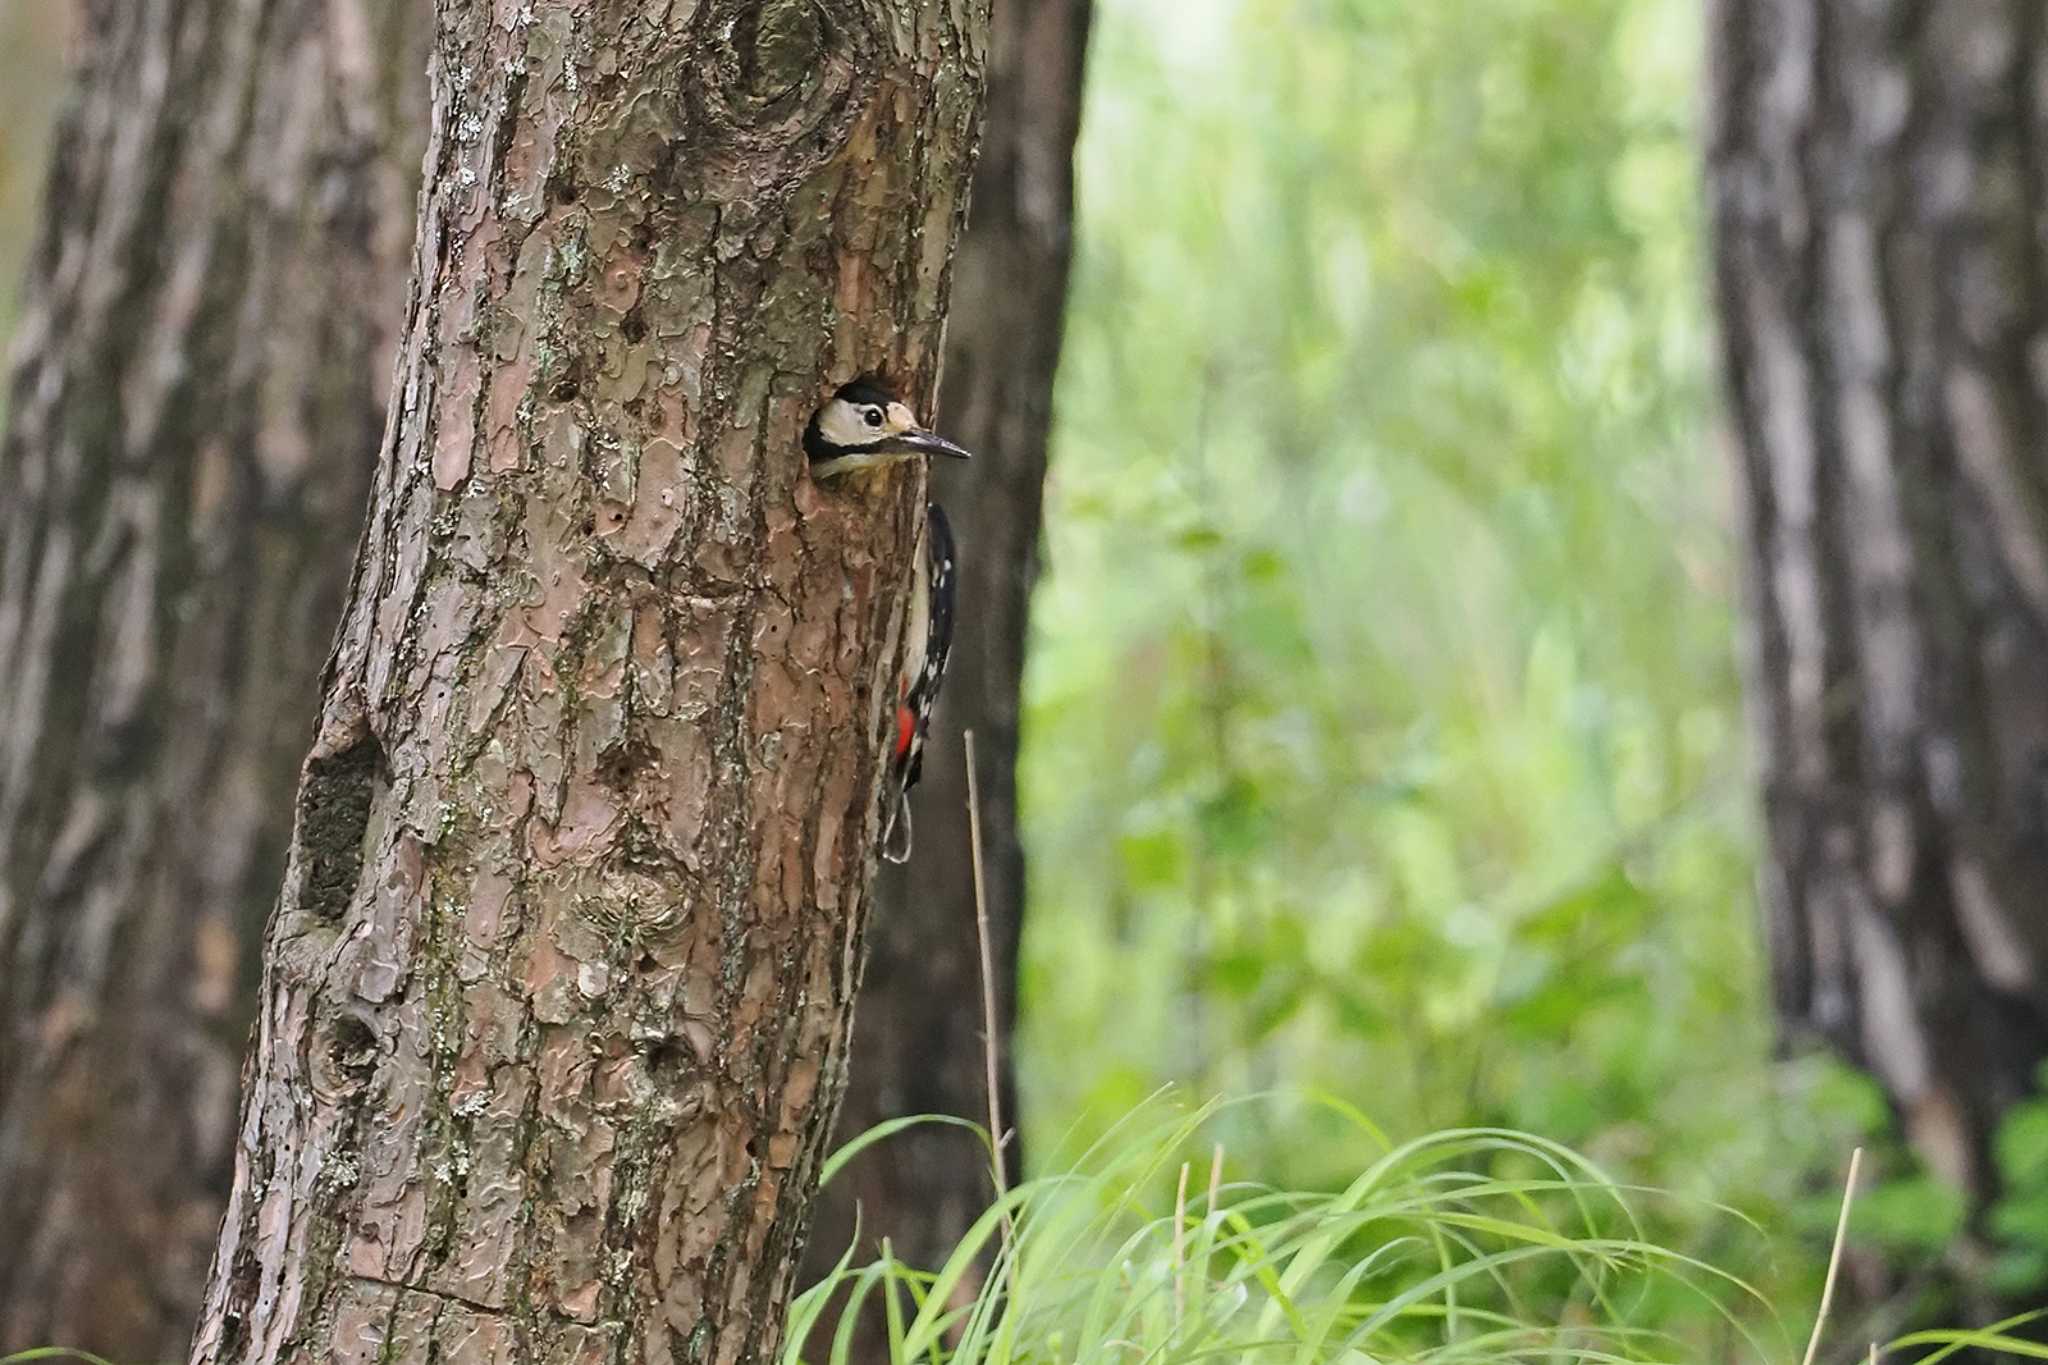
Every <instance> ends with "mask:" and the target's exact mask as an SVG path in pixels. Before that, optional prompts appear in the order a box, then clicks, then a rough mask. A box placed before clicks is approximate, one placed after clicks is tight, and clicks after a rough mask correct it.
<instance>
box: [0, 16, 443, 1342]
mask: <svg viewBox="0 0 2048 1365" xmlns="http://www.w3.org/2000/svg"><path fill="white" fill-rule="evenodd" d="M412 13H413V6H412V5H411V4H409V3H407V2H406V0H147V2H146V3H145V2H144V0H98V2H97V3H93V4H90V5H89V6H87V7H86V8H85V11H84V14H83V24H84V33H83V40H84V45H83V51H82V61H81V66H80V69H79V71H78V73H77V76H76V79H75V81H74V85H73V89H72V92H71V95H70V101H69V104H68V107H67V109H66V111H65V113H64V115H63V118H62V121H61V123H60V126H59V128H58V131H57V135H56V144H55V148H54V157H53V164H52V171H51V176H50V180H49V185H48V189H47V192H46V201H45V203H44V206H43V210H42V214H43V218H42V221H43V228H42V234H41V239H40V242H39V245H38V246H37V248H36V252H35V256H34V258H33V260H32V262H31V265H30V268H29V272H28V278H27V281H26V284H25V286H24V290H23V295H22V312H21V317H20V322H19V327H18V331H17V335H16V338H15V351H14V355H15V359H14V362H13V366H12V376H11V380H10V388H9V396H8V402H7V409H8V428H7V432H6V436H5V439H4V441H0V486H4V488H5V490H6V491H5V493H4V494H0V1247H4V1248H5V1251H4V1253H0V1352H4V1351H6V1350H10V1349H19V1348H25V1347H31V1346H38V1345H44V1344H48V1343H52V1342H61V1343H63V1344H65V1345H69V1346H75V1347H83V1348H87V1349H90V1350H93V1351H97V1352H102V1353H104V1354H107V1355H110V1356H114V1357H117V1358H121V1359H131V1360H160V1359H167V1358H171V1357H173V1356H174V1355H175V1354H177V1353H178V1352H180V1351H182V1350H183V1349H184V1347H185V1345H186V1343H187V1342H188V1341H189V1340H190V1334H191V1323H192V1315H193V1312H194V1310H195V1308H196V1306H197V1303H198V1301H199V1296H200V1292H201V1290H202V1288H203V1285H204V1279H205V1270H206V1259H207V1257H208V1255H209V1254H210V1253H211V1251H212V1248H213V1243H214V1238H215V1231H216V1228H217V1226H218V1222H219V1217H220V1210H221V1207H222V1203H223V1201H224V1199H225V1197H226V1193H227V1182H228V1175H229V1171H230V1165H231V1156H230V1153H231V1148H232V1146H233V1135H234V1116H235V1107H236V1100H235V1093H236V1075H237V1065H238V1062H239V1058H240V1053H241V1050H242V1048H243V1045H244V1040H245V1038H246V1035H247V1028H248V1023H249V1020H250V1018H251V1016H252V1013H253V1009H252V1005H253V1000H252V999H251V995H252V985H253V980H252V979H253V975H254V973H253V971H252V970H250V969H251V968H252V966H253V960H254V955H255V946H256V942H257V938H258V935H259V933H260V928H261V925H262V922H263V916H264V914H265V912H266V911H267V909H268V907H269V905H270V903H271V900H272V898H273V897H274V895H275V889H276V880H277V877H278V875H279V872H280V870H281V868H282V866H283V854H284V845H285V842H286V839H287V836H288V834H289V831H290V819H289V814H288V812H289V801H288V799H287V793H288V792H289V791H290V789H291V782H292V774H293V772H294V770H295V769H296V767H297V764H298V760H299V758H300V756H301V755H302V754H303V752H304V748H305V744H306V738H307V735H308V734H309V732H310V730H311V726H312V720H313V712H314V705H315V702H316V700H317V692H316V681H317V678H318V672H319V664H320V660H321V658H322V657H323V655H324V653H325V650H326V645H327V641H328V639H329V637H330V635H331V633H332V631H333V628H334V623H335V620H336V618H337V616H338V615H339V612H340V607H341V600H342V591H343V587H344V585H345V583H346V581H347V571H348V564H349V552H350V548H351V546H353V545H354V543H355V540H356V536H357V534H358V532H359V530H360V527H361V517H362V508H363V505H364V502H365V500H366V498H367V495H368V490H369V483H370V472H371V469H372V464H373V456H374V454H375V451H376V449H377V441H378V432H379V430H380V427H381V424H382V414H383V411H384V408H385V406H386V398H387V394H386V389H387V388H388V380H389V375H390V363H391V358H392V356H393V354H394V353H395V351H396V348H397V341H398V330H399V324H400V322H401V320H402V318H403V316H404V283H403V274H402V267H403V263H404V261H405V259H406V249H407V245H408V243H409V242H410V241H411V233H412V226H413V216H414V215H413V211H412V201H413V185H414V182H415V177H416V174H417V172H416V169H415V168H416V167H417V166H418V163H419V151H420V145H421V142H422V141H423V138H424V128H425V119H424V114H425V93H426V92H425V84H424V80H423V79H422V78H423V76H424V72H425V63H426V43H425V39H426V26H425V24H424V23H421V22H417V21H415V20H414V19H413V18H412ZM414 73H417V75H415V74H414ZM414 130H417V131H416V132H415V131H414Z"/></svg>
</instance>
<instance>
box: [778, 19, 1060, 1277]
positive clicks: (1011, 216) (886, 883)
mask: <svg viewBox="0 0 2048 1365" xmlns="http://www.w3.org/2000/svg"><path fill="white" fill-rule="evenodd" d="M1089 11H1090V5H1089V2H1088V0H995V5H994V17H993V21H992V23H993V31H994V37H993V40H992V43H991V47H990V63H991V66H990V74H989V109H988V132H987V136H986V138H985V140H984V142H983V146H982V154H981V161H980V164H979V166H978V167H977V168H976V171H975V177H974V211H973V215H972V217H971V219H970V220H969V223H968V229H967V234H966V236H965V237H964V238H963V239H962V242H961V249H960V260H959V265H958V267H957V275H956V282H955V286H954V293H953V309H952V323H951V326H950V327H949V329H948V331H947V335H946V378H945V384H944V387H943V388H942V390H941V392H940V404H939V411H940V413H941V414H942V415H943V417H944V419H945V426H946V429H947V431H948V432H949V433H950V434H951V435H952V436H953V437H954V438H955V439H957V440H959V441H960V442H961V443H962V444H964V445H966V446H967V447H968V449H970V450H973V451H975V452H977V453H978V454H979V455H980V456H981V457H982V458H980V459H978V460H976V461H975V462H974V463H973V464H972V465H968V466H964V467H962V468H961V469H959V470H957V471H955V470H952V469H945V470H942V471H940V472H939V474H938V479H937V483H938V486H937V488H936V490H935V496H936V497H937V498H938V499H939V500H940V501H942V502H943V503H944V504H945V506H946V510H947V512H948V514H949V515H950V516H951V518H952V521H953V525H954V529H955V532H956V534H957V536H958V538H959V542H960V547H961V573H960V588H959V593H960V610H959V613H958V616H957V621H958V627H957V636H956V641H957V643H956V647H955V649H954V653H953V659H952V663H951V666H950V667H949V669H948V671H947V678H946V687H945V690H944V692H943V693H942V694H941V697H940V704H939V713H938V720H937V738H936V739H935V740H934V742H933V743H934V748H933V752H932V754H931V756H930V757H929V758H928V759H927V760H926V762H925V768H924V782H923V784H922V785H921V786H920V787H919V789H918V791H917V793H916V795H915V798H914V800H915V816H916V820H915V827H916V831H917V843H916V850H915V854H914V856H913V857H912V859H911V861H910V862H909V863H908V864H906V865H904V866H903V867H902V868H900V869H891V870H889V871H887V872H886V873H885V874H884V876H883V878H882V881H881V885H880V888H879V890H878V891H877V898H878V900H879V901H880V902H881V905H882V907H883V909H882V912H881V914H880V915H879V917H878V919H877V921H876V924H875V927H874V930H873V932H872V934H871V935H870V937H869V947H868V972H867V980H866V982H865V984H864V985H863V987H862V990H861V1006H860V1014H859V1018H858V1022H857V1024H856V1027H855V1029H854V1041H853V1053H852V1062H851V1066H850V1072H851V1075H850V1079H849V1082H848V1087H847V1094H846V1103H845V1105H844V1106H843V1108H842V1110H841V1116H840V1123H839V1134H840V1136H841V1137H842V1138H851V1137H853V1136H856V1135H857V1134H859V1133H861V1132H862V1131H864V1130H865V1129H868V1128H871V1127H873V1126H874V1125H875V1124H877V1123H881V1122H883V1121H884V1120H887V1119H890V1118H894V1117H897V1116H899V1115H904V1114H924V1113H944V1114H958V1115H961V1116H963V1117H966V1118H970V1119H974V1120H976V1121H977V1122H986V1115H987V1096H986V1091H987V1083H986V1081H985V1080H984V1078H983V1061H982V1050H981V1036H982V1033H983V1024H982V1012H981V986H980V971H981V969H980V964H979V955H978V947H977V943H976V937H975V929H974V866H973V862H972V860H971V858H970V857H969V853H968V830H967V774H966V768H965V765H964V761H963V758H962V754H961V740H960V736H961V734H962V732H963V731H965V730H970V729H971V730H973V731H974V732H975V746H976V750H977V761H978V763H979V766H980V773H979V778H980V789H981V798H982V838H983V842H984V844H985V846H986V852H987V857H986V859H985V868H986V874H987V883H988V900H989V906H988V910H989V917H990V921H991V924H992V927H993V930H994V938H995V943H994V948H995V957H996V971H995V976H996V985H997V992H996V999H997V1013H998V1021H999V1026H1000V1029H1001V1032H1002V1036H1003V1037H1004V1039H1006V1040H1007V1039H1009V1038H1010V1037H1011V1035H1012V1032H1013V1029H1012V1024H1013V1021H1014V1019H1015V1013H1016V990H1015V984H1016V962H1017V943H1018V936H1019V932H1020V930H1021V927H1022V919H1023V908H1024V850H1023V846H1022V844H1021V843H1020V842H1019V840H1018V833H1017V784H1016V765H1017V714H1018V703H1019V693H1020V690H1021V684H1022V681H1023V673H1024V638H1025V629H1026V626H1027V624H1028V619H1029V608H1030V597H1031V585H1032V582H1033V580H1034V579H1035V578H1036V576H1037V571H1038V534H1039V504H1040V493H1041V490H1042V487H1043V484H1044V480H1045V452H1046V437H1047V434H1048V430H1049V428H1050V426H1051V419H1052V385H1053V374H1054V372H1055V371H1056V370H1057V369H1058V367H1059V354H1060V336H1061V329H1062V323H1063V320H1064V314H1065V309H1066V294H1067V263H1068V257H1069V252H1070V249H1071V238H1072V229H1073V199H1074V192H1073V151H1074V138H1075V135H1076V134H1077V133H1078V131H1079V128H1080V116H1081V75H1082V65H1083V57H1084V54H1085V52H1086V48H1087V37H1088V20H1089ZM1001 1084H1002V1088H1003V1090H1004V1095H1003V1112H1004V1114H1005V1115H1006V1116H1007V1119H1008V1121H1009V1122H1011V1123H1015V1121H1016V1117H1017V1101H1016V1093H1015V1083H1014V1077H1013V1072H1012V1067H1011V1057H1010V1053H1009V1051H1008V1050H1007V1049H1006V1050H1005V1051H1004V1053H1003V1054H1002V1057H1001ZM1006 1155H1007V1156H1008V1158H1009V1165H1010V1168H1011V1171H1012V1173H1013V1174H1014V1173H1015V1171H1016V1169H1017V1165H1018V1162H1017V1148H1016V1144H1015V1143H1014V1142H1013V1143H1012V1144H1011V1146H1010V1148H1009V1150H1008V1152H1007V1154H1006ZM992 1193H993V1192H992V1190H991V1188H990V1184H989V1171H988V1155H987V1153H986V1152H985V1151H984V1150H983V1149H982V1148H981V1146H980V1145H979V1144H978V1143H976V1142H975V1141H974V1140H973V1139H972V1138H971V1137H970V1136H968V1135H967V1134H964V1133H962V1132H961V1131H960V1130H959V1129H957V1128H944V1127H930V1128H924V1129H916V1130H912V1131H911V1132H908V1133H905V1134H903V1135H901V1136H899V1137H896V1138H893V1139H891V1140H890V1141H889V1142H886V1143H883V1144H881V1145H878V1146H876V1147H874V1148H871V1149H869V1151H868V1152H867V1153H866V1154H864V1155H863V1156H862V1157H860V1158H858V1159H857V1160H856V1161H855V1162H854V1163H853V1164H852V1165H851V1166H849V1167H848V1168H847V1169H846V1171H845V1172H844V1173H842V1174H841V1175H840V1176H839V1177H838V1179H837V1181H836V1182H835V1183H834V1185H833V1186H832V1188H830V1189H828V1190H827V1191H826V1192H825V1195H824V1197H823V1198H822V1199H821V1200H820V1210H819V1215H818V1218H819V1224H818V1236H817V1239H816V1244H815V1247H814V1250H813V1253H812V1256H811V1270H812V1272H813V1273H815V1274H822V1273H823V1272H824V1271H826V1270H828V1269H829V1268H830V1267H831V1265H832V1263H833V1261H834V1260H835V1259H837V1257H838V1256H839V1254H840V1253H841V1252H842V1251H844V1250H845V1248H846V1245H847V1243H848V1241H849V1240H850V1239H851V1238H852V1236H853V1225H854V1213H855V1208H856V1205H857V1206H858V1208H859V1211H860V1217H861V1226H862V1239H863V1241H864V1242H867V1243H869V1244H870V1246H872V1245H873V1244H875V1243H878V1242H879V1240H880V1239H881V1238H882V1237H888V1238H889V1239H890V1240H891V1242H892V1244H893V1246H894V1249H895V1252H896V1254H897V1255H898V1256H900V1257H902V1258H903V1259H905V1260H907V1261H908V1262H909V1263H911V1264H913V1265H921V1266H930V1267H936V1266H937V1265H938V1264H939V1263H940V1261H941V1260H942V1259H943V1258H944V1256H945V1255H946V1253H947V1252H949V1251H950V1250H951V1249H952V1246H953V1245H954V1243H956V1242H957V1241H958V1240H959V1239H960V1237H961V1235H962V1234H963V1233H965V1232H966V1230H967V1228H968V1225H969V1224H971V1223H972V1222H973V1221H974V1219H975V1217H976V1216H977V1215H978V1214H979V1213H980V1212H981V1210H982V1209H983V1208H985V1207H987V1204H988V1201H989V1199H990V1198H991V1197H992Z"/></svg>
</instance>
